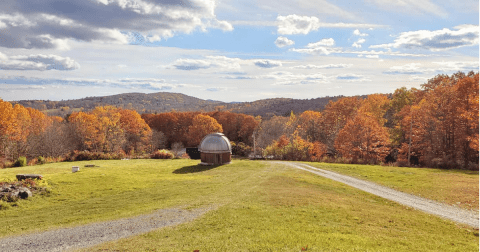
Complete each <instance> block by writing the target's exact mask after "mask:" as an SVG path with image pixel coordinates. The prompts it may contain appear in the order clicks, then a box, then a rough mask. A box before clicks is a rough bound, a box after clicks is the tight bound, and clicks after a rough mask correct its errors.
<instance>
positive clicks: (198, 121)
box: [187, 114, 223, 146]
mask: <svg viewBox="0 0 480 252" xmlns="http://www.w3.org/2000/svg"><path fill="white" fill-rule="evenodd" d="M222 131H223V129H222V125H220V124H219V123H218V122H217V120H215V118H213V117H210V116H208V115H202V114H198V115H196V116H195V117H194V118H193V122H192V126H190V127H188V134H187V135H188V139H189V141H188V144H189V145H190V146H198V145H199V144H200V141H202V139H203V137H205V136H206V135H208V134H210V133H214V132H222Z"/></svg>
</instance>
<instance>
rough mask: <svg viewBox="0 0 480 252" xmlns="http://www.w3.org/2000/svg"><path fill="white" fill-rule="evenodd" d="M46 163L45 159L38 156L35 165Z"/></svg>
mask: <svg viewBox="0 0 480 252" xmlns="http://www.w3.org/2000/svg"><path fill="white" fill-rule="evenodd" d="M45 163H46V161H45V158H44V157H42V156H38V157H37V164H45Z"/></svg>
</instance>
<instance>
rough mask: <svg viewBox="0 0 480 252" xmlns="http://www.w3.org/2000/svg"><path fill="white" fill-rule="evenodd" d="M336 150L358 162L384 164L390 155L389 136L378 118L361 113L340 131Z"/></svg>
mask: <svg viewBox="0 0 480 252" xmlns="http://www.w3.org/2000/svg"><path fill="white" fill-rule="evenodd" d="M335 148H336V149H337V151H338V152H339V153H340V154H341V155H342V156H343V157H345V158H348V159H352V160H353V162H358V160H359V159H362V160H363V161H366V162H374V163H379V162H382V161H383V160H384V159H385V157H386V156H387V155H388V153H389V149H390V148H389V136H388V132H387V130H386V128H384V127H382V126H380V124H379V122H378V118H377V117H375V116H373V115H371V114H364V113H359V114H358V115H357V116H355V118H354V119H352V120H349V121H348V122H347V124H346V125H345V127H344V128H343V129H342V130H340V132H339V133H338V135H337V138H336V140H335Z"/></svg>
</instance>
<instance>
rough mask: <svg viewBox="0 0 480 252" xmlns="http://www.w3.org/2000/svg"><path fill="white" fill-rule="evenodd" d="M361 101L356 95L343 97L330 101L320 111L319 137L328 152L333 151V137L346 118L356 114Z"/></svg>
mask: <svg viewBox="0 0 480 252" xmlns="http://www.w3.org/2000/svg"><path fill="white" fill-rule="evenodd" d="M361 103H362V101H361V100H360V99H358V98H357V97H345V98H341V99H339V100H337V101H335V102H332V101H330V102H329V103H328V104H327V106H326V107H325V110H324V111H322V118H321V122H320V126H321V132H322V134H321V139H320V141H321V142H322V143H324V144H326V145H327V147H328V151H329V152H330V153H335V152H336V150H335V139H336V138H337V134H338V133H339V132H340V130H341V129H343V127H344V126H345V124H346V123H347V121H348V120H350V119H353V118H354V117H355V115H356V114H357V110H358V108H359V107H360V105H361Z"/></svg>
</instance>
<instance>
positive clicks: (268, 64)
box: [253, 60, 282, 68]
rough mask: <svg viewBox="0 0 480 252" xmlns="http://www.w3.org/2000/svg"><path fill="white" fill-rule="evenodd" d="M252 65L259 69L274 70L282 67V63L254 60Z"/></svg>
mask: <svg viewBox="0 0 480 252" xmlns="http://www.w3.org/2000/svg"><path fill="white" fill-rule="evenodd" d="M253 64H255V66H258V67H261V68H274V67H280V66H282V62H280V61H276V60H255V61H254V62H253Z"/></svg>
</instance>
